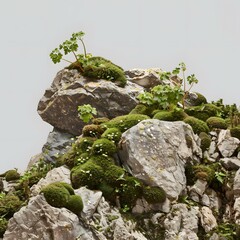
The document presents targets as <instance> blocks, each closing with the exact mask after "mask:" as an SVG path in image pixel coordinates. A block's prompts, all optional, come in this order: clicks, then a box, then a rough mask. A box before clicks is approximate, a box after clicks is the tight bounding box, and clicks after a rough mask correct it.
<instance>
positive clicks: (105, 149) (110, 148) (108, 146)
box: [92, 138, 117, 155]
mask: <svg viewBox="0 0 240 240" xmlns="http://www.w3.org/2000/svg"><path fill="white" fill-rule="evenodd" d="M116 151H117V148H116V146H115V144H114V143H113V142H112V141H110V140H108V139H106V138H102V139H98V140H96V141H95V142H94V143H93V146H92V153H93V154H104V155H112V154H113V153H115V152H116Z"/></svg>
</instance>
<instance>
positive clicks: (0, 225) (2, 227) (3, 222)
mask: <svg viewBox="0 0 240 240" xmlns="http://www.w3.org/2000/svg"><path fill="white" fill-rule="evenodd" d="M7 225H8V220H7V219H5V218H4V217H0V237H3V234H4V233H5V231H6V230H7Z"/></svg>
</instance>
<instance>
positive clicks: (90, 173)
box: [71, 161, 104, 189]
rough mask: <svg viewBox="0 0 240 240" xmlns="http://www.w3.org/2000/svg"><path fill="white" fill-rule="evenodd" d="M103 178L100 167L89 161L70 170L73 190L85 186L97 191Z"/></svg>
mask: <svg viewBox="0 0 240 240" xmlns="http://www.w3.org/2000/svg"><path fill="white" fill-rule="evenodd" d="M103 176H104V171H103V169H102V167H100V166H98V165H97V164H94V163H93V162H91V161H88V162H86V163H84V164H83V165H80V166H76V167H74V168H73V169H72V170H71V182H72V186H73V188H80V187H83V186H87V187H88V188H89V189H97V187H98V185H99V184H100V183H101V181H102V179H103Z"/></svg>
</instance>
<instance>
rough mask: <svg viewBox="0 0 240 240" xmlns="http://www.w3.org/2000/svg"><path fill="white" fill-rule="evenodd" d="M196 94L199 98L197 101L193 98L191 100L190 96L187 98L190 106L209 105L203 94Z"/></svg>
mask: <svg viewBox="0 0 240 240" xmlns="http://www.w3.org/2000/svg"><path fill="white" fill-rule="evenodd" d="M194 94H196V96H197V98H195V99H193V98H191V100H190V99H189V95H188V96H187V97H186V102H189V105H190V106H200V105H203V104H206V103H207V99H206V98H205V97H204V96H203V95H202V94H201V93H198V92H195V93H194Z"/></svg>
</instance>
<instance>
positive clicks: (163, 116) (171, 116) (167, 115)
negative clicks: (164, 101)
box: [153, 108, 187, 121]
mask: <svg viewBox="0 0 240 240" xmlns="http://www.w3.org/2000/svg"><path fill="white" fill-rule="evenodd" d="M186 117H187V114H186V113H185V112H184V111H183V110H182V109H180V108H176V109H174V110H172V111H158V112H157V113H156V114H155V115H154V116H153V118H154V119H158V120H162V121H182V120H183V119H184V118H186Z"/></svg>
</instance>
